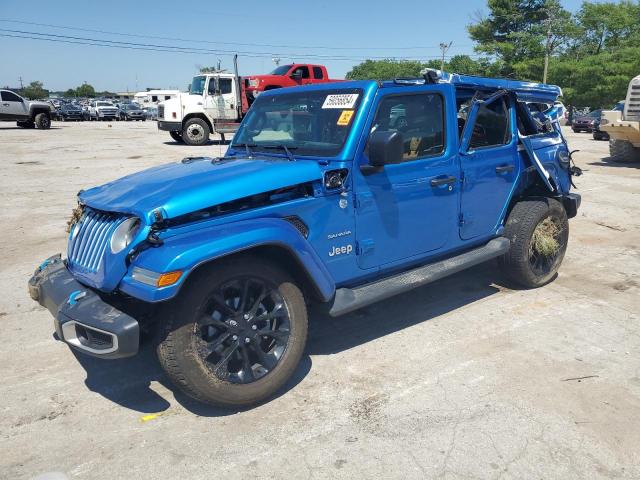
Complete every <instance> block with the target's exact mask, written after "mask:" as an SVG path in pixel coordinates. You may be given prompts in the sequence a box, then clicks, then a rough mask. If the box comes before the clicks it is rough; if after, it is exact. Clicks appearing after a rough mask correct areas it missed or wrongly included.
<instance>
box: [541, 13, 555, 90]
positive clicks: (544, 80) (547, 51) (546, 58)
mask: <svg viewBox="0 0 640 480" xmlns="http://www.w3.org/2000/svg"><path fill="white" fill-rule="evenodd" d="M552 23H553V12H552V11H551V10H550V9H547V20H546V24H547V42H546V44H545V47H544V73H543V74H542V83H547V73H548V71H549V55H551V24H552Z"/></svg>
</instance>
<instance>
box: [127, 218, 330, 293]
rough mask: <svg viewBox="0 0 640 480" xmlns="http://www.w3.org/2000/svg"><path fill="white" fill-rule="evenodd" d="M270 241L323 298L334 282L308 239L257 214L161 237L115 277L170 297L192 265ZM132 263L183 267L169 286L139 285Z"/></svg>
mask: <svg viewBox="0 0 640 480" xmlns="http://www.w3.org/2000/svg"><path fill="white" fill-rule="evenodd" d="M263 246H275V247H279V248H282V249H285V250H286V251H287V252H288V253H289V254H290V255H291V256H292V257H293V258H294V259H295V260H296V262H297V263H298V265H299V266H300V267H301V268H302V269H303V270H304V272H305V273H306V275H307V277H308V279H309V281H310V282H311V283H312V285H313V287H314V289H315V290H316V293H317V294H318V296H319V298H320V299H321V300H323V301H325V302H326V301H329V300H330V299H331V298H332V297H333V295H334V293H335V282H334V280H333V278H332V277H331V274H330V273H329V271H328V270H327V268H326V266H325V265H324V263H323V262H322V260H321V259H320V257H319V256H318V254H317V253H316V252H315V250H314V249H313V247H312V246H311V244H310V243H309V242H308V241H307V240H306V239H305V238H304V237H303V236H302V235H301V234H300V232H299V231H298V230H297V229H296V228H295V227H294V226H293V225H292V224H291V223H289V222H287V221H286V220H283V219H280V218H260V219H252V220H244V221H239V222H234V223H229V224H223V225H213V226H210V227H205V228H202V229H198V230H193V231H191V232H187V233H185V234H183V235H176V236H173V237H169V238H167V239H165V240H164V244H163V245H162V246H160V247H158V248H149V249H146V250H144V251H142V252H141V253H140V254H139V255H138V256H137V257H136V258H135V259H134V260H133V262H132V264H131V265H130V266H129V269H128V272H127V274H126V275H125V277H124V278H123V279H122V281H121V282H120V286H119V288H120V290H122V291H123V292H125V293H127V294H128V295H131V296H133V297H136V298H139V299H140V300H143V301H148V302H158V301H162V300H168V299H170V298H173V297H174V296H175V295H176V294H177V293H178V291H179V290H180V288H181V287H182V285H184V284H185V282H186V281H187V279H188V278H189V276H190V275H191V274H192V273H193V271H194V270H196V269H197V268H198V267H200V266H202V265H204V264H207V263H209V262H211V261H213V260H216V259H221V258H223V257H226V256H229V255H233V254H236V253H240V252H243V251H247V250H251V249H253V248H257V247H263ZM133 267H140V268H144V269H147V270H151V271H152V272H158V273H162V272H172V271H176V270H180V271H182V272H183V274H182V276H181V277H180V280H179V281H178V282H177V283H176V284H174V285H171V286H169V287H162V288H156V287H151V286H149V285H145V284H143V283H140V282H138V281H136V280H134V279H133V277H132V276H131V274H132V270H133Z"/></svg>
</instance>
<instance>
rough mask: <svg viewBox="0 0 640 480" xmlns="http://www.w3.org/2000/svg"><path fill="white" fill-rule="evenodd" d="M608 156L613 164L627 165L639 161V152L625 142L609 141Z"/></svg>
mask: <svg viewBox="0 0 640 480" xmlns="http://www.w3.org/2000/svg"><path fill="white" fill-rule="evenodd" d="M609 156H610V157H611V160H613V161H614V162H620V163H627V162H637V161H640V150H639V149H637V148H635V147H634V146H633V145H632V144H631V142H628V141H626V140H616V139H613V138H612V139H610V140H609Z"/></svg>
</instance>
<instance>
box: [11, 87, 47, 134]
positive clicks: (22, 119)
mask: <svg viewBox="0 0 640 480" xmlns="http://www.w3.org/2000/svg"><path fill="white" fill-rule="evenodd" d="M54 111H55V109H54V107H53V106H52V105H51V104H49V103H47V102H39V101H29V100H25V99H24V98H22V97H21V96H20V95H18V94H17V93H14V92H12V91H10V90H0V121H3V122H16V124H17V125H18V126H19V127H22V128H35V127H38V128H39V129H43V130H46V129H48V128H50V127H51V117H52V116H53V112H54Z"/></svg>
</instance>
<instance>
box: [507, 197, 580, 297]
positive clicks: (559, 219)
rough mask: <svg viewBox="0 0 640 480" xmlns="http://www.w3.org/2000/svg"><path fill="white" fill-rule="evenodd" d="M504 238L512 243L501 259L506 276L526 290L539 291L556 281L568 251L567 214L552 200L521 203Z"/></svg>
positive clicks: (514, 211) (532, 200)
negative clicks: (545, 285) (555, 278)
mask: <svg viewBox="0 0 640 480" xmlns="http://www.w3.org/2000/svg"><path fill="white" fill-rule="evenodd" d="M504 236H505V237H507V238H508V239H509V240H511V248H510V249H509V251H508V252H507V253H505V254H504V255H503V256H502V257H500V258H499V259H498V263H499V265H500V267H501V269H502V271H503V272H504V274H505V275H506V276H507V277H509V278H510V279H511V280H513V281H514V282H516V283H518V284H520V285H522V286H523V287H526V288H535V287H540V286H542V285H544V284H546V283H548V282H550V281H551V280H553V278H554V277H555V275H556V273H557V271H558V268H560V264H561V263H562V259H563V258H564V254H565V252H566V251H567V243H568V241H569V221H568V219H567V212H566V211H565V209H564V207H563V206H562V204H561V203H560V202H558V201H557V200H554V199H552V198H536V199H530V200H524V201H521V202H518V203H516V205H515V206H514V207H513V210H511V213H510V214H509V218H508V219H507V223H506V225H505V229H504Z"/></svg>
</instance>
